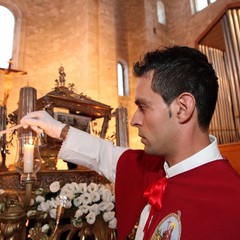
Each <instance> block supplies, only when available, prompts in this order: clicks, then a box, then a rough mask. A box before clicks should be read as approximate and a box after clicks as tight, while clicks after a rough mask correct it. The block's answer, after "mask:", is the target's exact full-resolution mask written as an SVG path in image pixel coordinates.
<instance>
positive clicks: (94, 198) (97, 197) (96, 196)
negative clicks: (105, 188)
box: [91, 192, 101, 202]
mask: <svg viewBox="0 0 240 240" xmlns="http://www.w3.org/2000/svg"><path fill="white" fill-rule="evenodd" d="M91 198H92V201H93V202H98V201H99V200H100V198H101V196H100V193H99V192H92V193H91Z"/></svg>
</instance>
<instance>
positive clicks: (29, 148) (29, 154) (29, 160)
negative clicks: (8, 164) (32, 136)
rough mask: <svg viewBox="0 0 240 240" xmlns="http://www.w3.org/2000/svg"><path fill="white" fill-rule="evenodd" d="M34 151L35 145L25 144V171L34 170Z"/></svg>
mask: <svg viewBox="0 0 240 240" xmlns="http://www.w3.org/2000/svg"><path fill="white" fill-rule="evenodd" d="M33 151H34V145H31V144H24V163H23V164H24V165H23V172H24V173H31V172H33Z"/></svg>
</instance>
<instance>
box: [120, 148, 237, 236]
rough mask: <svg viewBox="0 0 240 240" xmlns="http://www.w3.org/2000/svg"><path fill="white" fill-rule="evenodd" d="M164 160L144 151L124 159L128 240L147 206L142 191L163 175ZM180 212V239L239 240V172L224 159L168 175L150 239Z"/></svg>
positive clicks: (123, 225) (123, 223)
mask: <svg viewBox="0 0 240 240" xmlns="http://www.w3.org/2000/svg"><path fill="white" fill-rule="evenodd" d="M163 163H164V159H163V158H161V157H156V156H149V155H147V154H146V153H144V151H141V150H127V151H126V152H124V153H123V154H122V156H121V157H120V159H119V161H118V165H117V175H116V208H117V219H118V239H119V240H125V239H126V237H127V235H128V234H129V233H130V232H131V230H132V229H133V227H134V225H135V224H136V222H137V221H138V220H139V217H140V214H141V212H142V210H143V208H144V206H145V205H146V204H147V200H146V199H144V197H143V193H144V190H145V189H146V188H147V187H148V186H149V185H150V184H152V183H153V182H155V181H156V180H158V179H160V178H162V177H163V176H164V175H165V173H164V170H163ZM179 212H180V213H181V217H180V221H181V223H180V225H181V240H202V239H209V240H210V239H211V240H215V239H219V240H239V239H240V226H239V224H240V176H239V175H238V173H237V172H236V171H235V170H234V169H233V168H232V166H231V165H230V163H229V162H228V161H227V160H226V159H223V160H217V161H213V162H210V163H207V164H204V165H202V166H199V167H197V168H194V169H192V170H189V171H186V172H183V173H181V174H178V175H176V176H173V177H171V178H169V179H168V183H167V188H166V191H165V193H164V196H163V207H162V209H161V210H160V211H159V212H156V213H155V214H154V217H153V220H152V222H151V225H150V228H149V231H148V232H147V239H151V236H152V234H153V232H154V231H155V229H156V228H157V227H158V224H159V223H160V222H161V221H162V220H163V219H164V218H166V217H167V216H168V215H170V214H172V213H174V214H177V213H179ZM171 231H172V229H171ZM173 231H174V230H173ZM170 239H171V238H170Z"/></svg>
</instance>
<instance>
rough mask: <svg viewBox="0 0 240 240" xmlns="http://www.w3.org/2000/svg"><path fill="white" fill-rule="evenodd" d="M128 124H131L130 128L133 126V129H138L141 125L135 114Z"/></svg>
mask: <svg viewBox="0 0 240 240" xmlns="http://www.w3.org/2000/svg"><path fill="white" fill-rule="evenodd" d="M130 124H131V126H133V127H138V126H140V125H141V123H140V119H139V116H138V114H137V112H135V113H134V114H133V116H132V119H131V121H130Z"/></svg>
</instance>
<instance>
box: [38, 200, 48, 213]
mask: <svg viewBox="0 0 240 240" xmlns="http://www.w3.org/2000/svg"><path fill="white" fill-rule="evenodd" d="M37 210H38V211H42V212H47V211H48V210H49V204H48V203H47V202H41V203H40V204H39V205H38V208H37Z"/></svg>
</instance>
